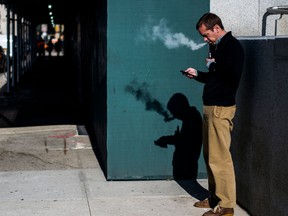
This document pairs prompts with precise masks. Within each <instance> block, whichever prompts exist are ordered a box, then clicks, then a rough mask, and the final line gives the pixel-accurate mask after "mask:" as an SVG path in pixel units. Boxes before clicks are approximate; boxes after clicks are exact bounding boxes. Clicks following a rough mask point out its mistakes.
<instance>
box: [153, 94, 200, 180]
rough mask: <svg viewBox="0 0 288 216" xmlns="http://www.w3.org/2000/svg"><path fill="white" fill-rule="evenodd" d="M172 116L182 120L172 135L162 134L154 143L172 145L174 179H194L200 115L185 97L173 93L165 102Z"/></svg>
mask: <svg viewBox="0 0 288 216" xmlns="http://www.w3.org/2000/svg"><path fill="white" fill-rule="evenodd" d="M167 109H168V110H169V111H170V113H171V114H172V116H173V118H176V119H179V120H181V121H182V126H181V128H179V126H178V127H177V129H176V131H175V134H174V135H167V136H162V137H160V138H159V139H158V140H156V141H155V142H154V143H155V145H158V146H160V147H162V148H167V145H174V146H175V151H174V154H173V161H172V165H173V177H174V179H175V180H182V179H190V180H191V179H196V178H197V174H198V160H199V157H200V152H201V147H202V117H201V114H200V112H199V111H198V110H197V109H196V107H194V106H190V105H189V102H188V99H187V97H186V96H185V95H184V94H182V93H175V94H174V95H173V96H172V97H171V98H170V100H169V101H168V104H167Z"/></svg>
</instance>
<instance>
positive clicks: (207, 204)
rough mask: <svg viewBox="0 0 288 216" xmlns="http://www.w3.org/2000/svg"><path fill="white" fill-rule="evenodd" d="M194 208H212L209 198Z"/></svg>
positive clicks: (196, 203) (199, 202) (195, 204)
mask: <svg viewBox="0 0 288 216" xmlns="http://www.w3.org/2000/svg"><path fill="white" fill-rule="evenodd" d="M194 206H195V207H197V208H210V204H209V200H208V198H207V199H205V200H202V201H198V202H195V203H194Z"/></svg>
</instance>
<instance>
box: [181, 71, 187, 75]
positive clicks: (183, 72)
mask: <svg viewBox="0 0 288 216" xmlns="http://www.w3.org/2000/svg"><path fill="white" fill-rule="evenodd" d="M180 72H181V73H182V74H184V75H186V74H188V73H187V72H185V71H184V70H180Z"/></svg>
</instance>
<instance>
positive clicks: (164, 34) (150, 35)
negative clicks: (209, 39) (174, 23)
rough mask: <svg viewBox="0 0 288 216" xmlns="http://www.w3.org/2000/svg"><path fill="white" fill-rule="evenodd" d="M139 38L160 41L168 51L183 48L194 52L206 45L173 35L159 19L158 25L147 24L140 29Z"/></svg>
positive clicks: (180, 35) (183, 36)
mask: <svg viewBox="0 0 288 216" xmlns="http://www.w3.org/2000/svg"><path fill="white" fill-rule="evenodd" d="M139 38H140V39H141V40H146V41H161V42H162V43H163V44H164V45H165V46H166V47H167V48H168V49H175V48H178V47H181V46H184V47H187V48H189V49H191V50H193V51H194V50H198V49H200V48H202V47H204V46H205V45H206V43H199V44H197V43H196V42H194V41H193V40H192V39H189V38H188V37H186V36H185V35H184V34H183V33H173V32H172V31H171V30H170V29H169V28H168V27H167V21H166V20H165V19H161V20H160V21H159V24H158V25H154V26H153V25H149V24H147V25H146V26H145V27H144V28H142V29H141V36H140V37H139Z"/></svg>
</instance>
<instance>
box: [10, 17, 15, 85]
mask: <svg viewBox="0 0 288 216" xmlns="http://www.w3.org/2000/svg"><path fill="white" fill-rule="evenodd" d="M14 35H15V13H14V11H12V50H11V54H12V55H11V56H12V83H11V85H12V87H14V86H15V67H14V66H15V57H14V55H15V51H14V50H15V48H14V44H15V41H14V38H15V37H14Z"/></svg>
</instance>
